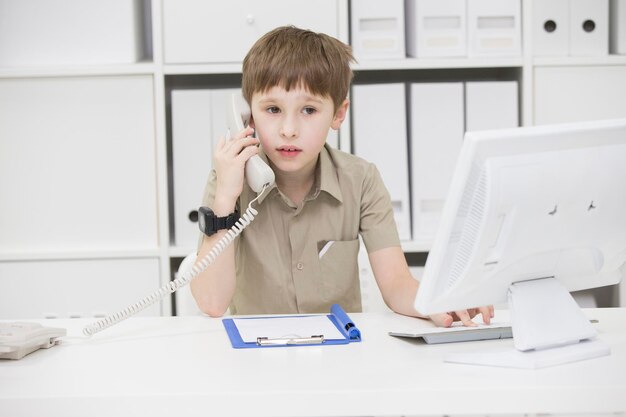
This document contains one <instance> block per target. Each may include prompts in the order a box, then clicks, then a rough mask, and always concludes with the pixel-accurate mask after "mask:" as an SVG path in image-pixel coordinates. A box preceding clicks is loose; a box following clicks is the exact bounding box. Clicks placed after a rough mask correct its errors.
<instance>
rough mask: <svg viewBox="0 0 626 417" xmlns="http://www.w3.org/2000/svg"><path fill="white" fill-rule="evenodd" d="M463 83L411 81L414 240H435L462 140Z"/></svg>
mask: <svg viewBox="0 0 626 417" xmlns="http://www.w3.org/2000/svg"><path fill="white" fill-rule="evenodd" d="M463 102H464V100H463V83H460V82H454V83H414V84H411V100H410V103H411V107H410V108H411V115H410V119H411V123H410V138H411V190H412V193H411V195H412V211H413V240H414V241H421V242H429V241H432V239H434V236H435V232H436V230H437V227H438V225H439V219H440V217H441V212H442V209H443V204H444V201H445V198H446V194H447V192H448V188H449V186H450V181H451V180H452V174H453V173H454V169H455V166H456V160H457V156H458V153H459V151H460V150H461V145H462V141H463V133H464V123H463V108H464V103H463Z"/></svg>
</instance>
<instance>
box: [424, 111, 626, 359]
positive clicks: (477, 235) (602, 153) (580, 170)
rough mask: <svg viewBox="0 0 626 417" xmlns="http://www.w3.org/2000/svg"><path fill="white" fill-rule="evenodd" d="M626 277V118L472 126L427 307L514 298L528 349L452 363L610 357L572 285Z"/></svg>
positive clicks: (447, 208)
mask: <svg viewBox="0 0 626 417" xmlns="http://www.w3.org/2000/svg"><path fill="white" fill-rule="evenodd" d="M623 275H626V119H621V120H605V121H593V122H581V123H573V124H560V125H548V126H536V127H520V128H513V129H504V130H491V131H482V132H468V133H466V135H465V139H464V143H463V146H462V150H461V153H460V156H459V159H458V162H457V166H456V171H455V173H454V176H453V180H452V183H451V187H450V190H449V192H448V196H447V199H446V203H445V205H444V210H443V215H442V218H441V222H440V225H439V228H438V231H437V234H436V237H435V241H434V243H433V246H432V249H431V251H430V253H429V255H428V259H427V262H426V267H425V270H424V275H423V276H422V279H421V283H420V288H419V291H418V294H417V297H416V300H415V307H416V309H417V310H418V311H419V312H421V313H424V314H433V313H439V312H449V311H455V310H459V309H465V308H471V307H478V306H485V305H491V304H498V303H501V302H505V301H508V303H509V308H510V312H511V323H512V327H513V338H514V345H515V348H516V350H511V349H509V351H508V352H507V351H506V350H505V351H503V352H500V353H498V354H495V353H494V354H493V355H492V354H487V352H482V354H478V355H476V356H477V357H474V356H473V355H471V354H468V355H463V354H460V355H457V357H456V358H451V359H450V360H451V361H461V362H469V363H483V364H491V365H502V366H519V367H541V366H549V365H554V364H559V363H564V362H569V361H576V360H582V359H586V358H591V357H596V356H601V355H606V354H609V353H610V350H609V348H608V347H607V346H606V345H605V344H604V343H602V342H601V341H600V340H599V338H597V337H596V330H595V328H594V327H593V326H592V325H591V324H590V323H589V320H588V319H587V318H586V316H585V315H584V314H583V313H582V311H581V310H580V308H579V307H578V305H577V304H576V302H575V301H574V300H573V298H572V297H571V295H570V294H569V292H570V291H577V290H583V289H588V288H595V287H600V286H606V285H612V284H617V283H619V282H620V280H621V278H622V276H623ZM479 357H480V358H479Z"/></svg>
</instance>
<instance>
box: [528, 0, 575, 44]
mask: <svg viewBox="0 0 626 417" xmlns="http://www.w3.org/2000/svg"><path fill="white" fill-rule="evenodd" d="M569 3H570V0H550V1H546V0H534V2H533V20H532V35H533V40H532V42H533V48H532V50H533V54H534V55H535V56H567V55H568V54H569V35H570V28H569Z"/></svg>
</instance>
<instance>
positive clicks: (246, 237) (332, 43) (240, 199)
mask: <svg viewBox="0 0 626 417" xmlns="http://www.w3.org/2000/svg"><path fill="white" fill-rule="evenodd" d="M353 61H354V58H353V57H352V54H351V50H350V47H349V46H347V45H345V44H343V43H342V42H340V41H338V40H337V39H334V38H332V37H330V36H327V35H324V34H318V33H314V32H311V31H306V30H301V29H298V28H295V27H280V28H277V29H274V30H273V31H271V32H269V33H267V34H266V35H264V36H263V37H262V38H260V39H259V40H258V41H257V42H256V43H255V44H254V45H253V46H252V48H251V49H250V51H249V52H248V54H247V56H246V57H245V59H244V61H243V78H242V90H243V95H244V97H245V99H246V101H247V102H248V103H249V104H250V108H251V110H252V121H251V123H250V127H249V128H247V129H245V130H243V131H242V132H238V134H237V135H235V133H237V132H231V135H233V136H234V140H226V139H224V138H221V139H220V141H219V142H218V144H217V145H216V147H215V152H214V161H213V162H214V169H213V171H212V173H211V176H210V178H209V182H208V184H207V188H206V190H205V195H204V198H203V205H204V206H208V207H210V208H211V209H212V210H213V212H214V213H215V215H216V216H219V217H227V216H229V215H231V214H233V213H235V210H237V211H238V213H242V212H243V211H245V210H246V208H247V207H248V204H249V203H250V202H251V201H252V200H254V199H255V198H257V197H259V198H258V200H257V201H256V202H255V203H254V205H255V208H256V209H257V210H258V215H257V216H256V218H255V219H254V221H253V222H252V223H250V225H248V227H247V228H246V229H245V230H243V232H242V233H241V235H240V236H239V237H238V238H237V240H235V242H234V244H233V245H230V246H229V247H227V248H226V249H225V250H224V251H223V253H222V254H221V255H220V256H219V257H218V258H217V259H216V260H215V262H214V263H213V265H212V266H211V267H209V268H207V269H206V270H205V271H204V272H203V273H202V274H201V275H199V276H198V277H197V278H196V279H195V280H194V281H192V282H191V289H192V293H193V295H194V298H195V299H196V302H197V304H198V306H199V307H200V309H201V310H202V311H203V312H205V313H207V314H209V315H211V316H214V317H215V316H221V315H222V314H224V312H225V311H226V309H227V308H228V307H229V305H230V308H231V313H232V314H277V313H278V314H280V313H321V312H327V311H328V310H329V308H330V305H332V304H334V303H338V304H340V305H341V306H342V307H343V308H344V309H345V310H346V311H361V299H360V290H359V275H358V265H357V255H358V248H359V240H358V237H359V234H360V235H361V236H362V238H363V240H364V242H365V245H366V248H367V250H368V255H369V259H370V263H371V266H372V269H373V272H374V275H375V278H376V282H377V284H378V287H379V288H380V291H381V293H382V295H383V298H384V300H385V303H386V304H387V305H388V306H389V307H390V308H391V309H392V310H394V311H395V312H397V313H400V314H404V315H409V316H416V317H423V316H421V315H420V314H419V313H418V312H417V311H415V309H414V307H413V301H414V299H415V294H416V292H417V288H418V285H419V284H418V282H417V281H416V280H414V279H413V277H411V275H410V272H409V269H408V266H407V264H406V260H405V257H404V253H403V252H402V249H401V246H400V241H399V238H398V232H397V228H396V224H395V221H394V218H393V210H392V206H391V201H390V198H389V194H388V192H387V190H386V188H385V186H384V184H383V182H382V179H381V177H380V174H379V173H378V171H377V169H376V167H375V166H374V165H373V164H371V163H368V162H366V161H364V160H362V159H360V158H358V157H356V156H354V155H350V154H347V153H344V152H341V151H338V150H335V149H332V148H330V147H328V146H326V144H325V142H326V136H327V134H328V130H329V128H332V129H335V130H338V129H339V127H340V126H341V123H342V122H343V121H344V119H345V118H346V115H347V112H348V107H349V101H348V99H347V96H348V90H349V88H350V82H351V80H352V71H351V69H350V63H351V62H353ZM372 116H373V117H375V115H372ZM255 131H256V137H253V136H252V135H253V133H254V132H255ZM382 140H384V138H381V142H382ZM258 144H260V148H259V147H258V146H255V145H258ZM257 154H258V155H260V156H261V158H262V159H263V160H265V161H266V162H267V163H268V164H269V165H270V167H271V168H272V170H273V171H274V174H275V176H276V183H275V185H273V186H271V187H269V189H267V190H265V191H264V192H262V193H261V195H260V196H257V193H256V192H254V191H252V189H251V188H250V187H249V186H248V185H247V184H246V182H245V179H244V166H245V163H246V161H247V160H248V159H249V158H250V157H252V156H253V155H257ZM235 216H236V214H235ZM231 218H232V216H231ZM225 233H226V231H225V230H220V231H219V232H217V233H216V234H213V235H211V236H203V238H202V243H201V245H200V248H199V252H198V258H199V259H201V258H203V257H204V256H205V255H206V254H207V253H208V252H209V251H210V250H211V248H212V247H213V245H214V244H215V243H216V242H217V241H218V240H219V239H220V238H221V237H222V236H224V234H225ZM479 312H480V313H481V314H482V316H483V320H484V321H485V322H486V323H488V322H489V319H490V318H491V317H492V316H493V309H492V308H490V307H484V308H481V309H471V310H468V311H460V312H456V313H450V314H439V315H435V316H432V317H431V319H432V320H433V321H434V322H435V323H436V324H437V325H440V326H450V325H451V324H452V322H453V320H457V319H460V320H461V321H462V322H463V323H464V324H465V325H470V326H471V325H474V323H473V322H472V321H471V318H472V317H474V316H475V315H476V314H478V313H479Z"/></svg>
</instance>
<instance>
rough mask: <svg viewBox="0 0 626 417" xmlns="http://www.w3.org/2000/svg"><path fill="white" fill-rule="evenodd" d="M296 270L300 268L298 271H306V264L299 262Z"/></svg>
mask: <svg viewBox="0 0 626 417" xmlns="http://www.w3.org/2000/svg"><path fill="white" fill-rule="evenodd" d="M296 268H298V271H302V270H303V269H304V264H303V263H302V262H298V263H297V264H296Z"/></svg>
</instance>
